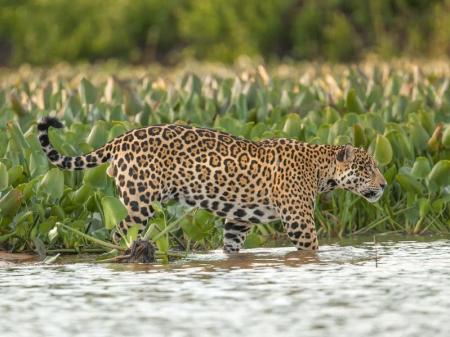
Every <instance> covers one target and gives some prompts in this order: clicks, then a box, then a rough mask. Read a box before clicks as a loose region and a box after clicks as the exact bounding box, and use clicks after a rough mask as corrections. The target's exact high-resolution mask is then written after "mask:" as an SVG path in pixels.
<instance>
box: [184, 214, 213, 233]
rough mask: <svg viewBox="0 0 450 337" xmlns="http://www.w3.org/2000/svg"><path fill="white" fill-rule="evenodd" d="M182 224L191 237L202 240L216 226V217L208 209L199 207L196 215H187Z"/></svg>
mask: <svg viewBox="0 0 450 337" xmlns="http://www.w3.org/2000/svg"><path fill="white" fill-rule="evenodd" d="M180 225H181V228H182V229H183V231H184V232H185V233H186V235H187V236H188V237H189V239H191V240H194V241H200V240H202V239H204V238H206V237H207V236H208V235H209V233H210V231H211V230H212V229H213V228H214V217H213V216H212V215H211V213H209V212H208V211H205V210H202V209H199V210H198V211H197V212H195V214H194V215H187V216H186V217H185V218H184V219H183V220H182V221H180Z"/></svg>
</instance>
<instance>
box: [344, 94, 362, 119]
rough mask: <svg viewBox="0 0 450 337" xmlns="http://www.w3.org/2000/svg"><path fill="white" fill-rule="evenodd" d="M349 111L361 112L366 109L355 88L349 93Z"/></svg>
mask: <svg viewBox="0 0 450 337" xmlns="http://www.w3.org/2000/svg"><path fill="white" fill-rule="evenodd" d="M346 105H347V112H356V113H358V114H361V113H363V112H364V111H365V108H364V105H363V103H362V102H361V100H360V99H359V97H358V96H357V94H356V91H355V89H350V90H349V91H348V94H347V101H346Z"/></svg>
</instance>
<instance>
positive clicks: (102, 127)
mask: <svg viewBox="0 0 450 337" xmlns="http://www.w3.org/2000/svg"><path fill="white" fill-rule="evenodd" d="M107 140H108V131H107V130H106V124H105V123H103V122H101V121H99V122H96V123H95V124H94V127H93V128H92V130H91V132H90V133H89V136H88V137H87V140H86V142H87V143H88V144H89V145H91V146H92V147H93V148H94V149H97V148H99V147H101V146H103V145H105V143H106V142H107Z"/></svg>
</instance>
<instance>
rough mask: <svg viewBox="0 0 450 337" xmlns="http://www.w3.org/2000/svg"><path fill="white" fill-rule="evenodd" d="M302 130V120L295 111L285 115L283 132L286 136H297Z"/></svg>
mask: <svg viewBox="0 0 450 337" xmlns="http://www.w3.org/2000/svg"><path fill="white" fill-rule="evenodd" d="M301 131H302V120H301V118H300V116H299V115H298V114H296V113H291V114H289V115H288V116H287V118H286V122H285V123H284V127H283V132H284V133H285V134H286V137H288V138H298V137H299V135H300V133H301Z"/></svg>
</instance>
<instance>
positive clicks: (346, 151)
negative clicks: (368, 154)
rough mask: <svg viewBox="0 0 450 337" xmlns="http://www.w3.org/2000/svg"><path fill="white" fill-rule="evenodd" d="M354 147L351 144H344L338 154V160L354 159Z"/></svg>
mask: <svg viewBox="0 0 450 337" xmlns="http://www.w3.org/2000/svg"><path fill="white" fill-rule="evenodd" d="M353 154H354V147H353V146H351V145H350V144H347V145H344V146H343V147H342V148H341V149H339V151H338V153H337V154H336V159H337V161H340V162H344V161H349V160H352V159H353Z"/></svg>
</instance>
